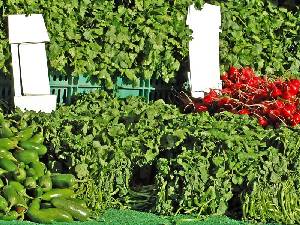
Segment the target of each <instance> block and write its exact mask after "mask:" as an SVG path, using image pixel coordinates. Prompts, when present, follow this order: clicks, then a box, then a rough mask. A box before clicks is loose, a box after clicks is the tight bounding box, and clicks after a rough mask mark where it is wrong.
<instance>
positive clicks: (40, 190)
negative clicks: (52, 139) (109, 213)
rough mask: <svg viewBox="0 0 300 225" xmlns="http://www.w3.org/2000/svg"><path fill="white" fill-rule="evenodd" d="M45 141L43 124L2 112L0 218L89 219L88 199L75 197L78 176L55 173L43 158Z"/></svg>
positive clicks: (48, 221)
mask: <svg viewBox="0 0 300 225" xmlns="http://www.w3.org/2000/svg"><path fill="white" fill-rule="evenodd" d="M14 123H15V124H16V125H14ZM43 141H44V137H43V131H42V128H40V127H39V126H37V125H30V126H27V125H26V123H24V124H22V121H21V122H13V121H8V120H5V119H4V118H3V115H2V114H1V113H0V220H30V221H33V222H37V223H52V222H72V221H74V220H78V221H86V220H89V218H90V211H89V209H88V208H87V206H86V204H85V202H84V201H81V200H80V199H76V198H75V193H74V191H73V187H74V186H75V185H76V183H77V180H76V179H75V177H74V176H73V175H72V174H60V173H51V172H50V171H48V170H47V168H46V166H45V164H44V163H43V162H41V161H40V159H41V158H42V157H43V156H44V155H45V154H46V153H47V148H46V146H44V145H43Z"/></svg>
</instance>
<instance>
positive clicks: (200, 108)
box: [194, 103, 208, 112]
mask: <svg viewBox="0 0 300 225" xmlns="http://www.w3.org/2000/svg"><path fill="white" fill-rule="evenodd" d="M194 105H195V108H196V111H197V112H205V111H207V110H208V108H207V106H206V105H202V104H200V103H194Z"/></svg>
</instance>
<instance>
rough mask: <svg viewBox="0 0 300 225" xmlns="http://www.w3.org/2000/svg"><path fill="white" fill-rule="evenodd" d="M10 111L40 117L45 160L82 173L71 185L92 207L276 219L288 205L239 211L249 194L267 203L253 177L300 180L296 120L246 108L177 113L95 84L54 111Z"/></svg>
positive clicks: (267, 182) (266, 180)
mask: <svg viewBox="0 0 300 225" xmlns="http://www.w3.org/2000/svg"><path fill="white" fill-rule="evenodd" d="M9 117H10V118H11V119H13V120H16V121H18V120H20V119H21V118H23V120H26V121H27V122H28V123H29V124H31V123H38V124H41V125H42V127H43V130H44V136H45V138H46V143H45V144H46V145H47V146H48V149H49V150H48V151H49V154H48V155H47V156H48V158H47V160H46V162H47V163H48V167H49V168H50V169H51V170H52V171H56V172H66V171H68V172H70V171H71V172H73V173H74V174H75V175H76V176H77V177H78V178H83V177H84V178H86V179H87V180H88V181H87V182H85V183H81V184H79V186H78V189H77V193H78V195H79V196H80V197H81V198H83V199H85V200H86V201H87V202H88V203H89V205H90V207H92V208H93V209H94V210H96V211H98V212H99V211H102V210H104V209H106V208H112V207H113V208H131V209H137V210H143V211H152V212H155V213H160V214H177V213H186V214H197V215H211V214H218V215H224V214H226V215H233V216H240V217H241V216H242V215H241V212H242V209H244V217H245V218H250V219H256V220H261V219H262V218H264V220H266V221H276V222H282V221H284V220H286V218H287V217H286V215H285V214H284V213H286V212H285V211H280V210H279V212H277V214H278V215H279V216H278V215H277V214H276V215H277V216H271V215H272V212H269V214H267V216H266V215H265V217H262V214H260V213H259V212H261V213H263V211H261V210H260V209H259V210H257V209H253V208H251V210H249V209H248V211H247V210H246V209H247V208H249V207H250V206H249V205H250V204H249V198H250V200H251V201H253V202H255V204H256V205H257V206H260V207H261V204H259V202H260V201H265V200H264V198H265V197H264V198H262V197H261V196H260V195H259V196H257V194H256V191H255V190H254V185H255V184H256V183H257V184H259V185H261V186H264V185H270V186H271V187H272V186H276V185H277V186H278V185H280V184H281V183H282V182H294V181H295V180H298V181H299V178H300V174H299V172H300V167H299V165H300V164H299V162H300V158H299V154H298V152H299V147H300V141H299V139H298V136H299V128H298V127H295V128H288V127H281V128H279V129H264V128H262V127H261V126H260V125H258V124H257V121H256V120H255V119H251V118H250V117H248V116H245V115H234V114H231V113H228V112H223V113H219V114H215V115H214V116H210V115H209V114H208V113H199V114H181V113H180V111H179V110H178V109H177V108H176V107H174V106H172V105H168V104H165V103H164V102H163V101H162V100H158V101H155V102H152V103H150V104H146V103H145V102H144V101H143V99H141V98H137V97H131V98H128V99H126V100H118V99H116V98H114V97H110V96H109V95H108V94H107V93H106V92H94V93H90V94H88V95H81V96H78V97H77V98H76V99H75V101H74V102H73V104H72V105H70V106H61V107H59V109H58V110H57V111H55V112H53V113H52V114H43V113H33V112H26V113H21V112H16V113H14V114H11V115H9ZM145 168H150V172H149V170H148V172H147V169H145ZM290 177H293V180H292V181H291V179H290ZM253 190H254V191H253ZM297 193H298V192H297ZM245 196H248V197H247V198H246V197H245ZM249 196H250V197H249ZM253 196H256V197H255V199H254V200H252V198H254V197H253ZM297 196H298V195H297ZM269 197H270V198H273V197H274V196H271V195H270V196H269ZM299 197H300V196H298V198H299ZM283 198H285V196H284V197H283ZM247 199H248V200H247ZM277 200H278V201H279V200H280V199H277ZM270 201H271V200H270ZM266 210H267V209H266ZM295 210H296V209H293V208H292V209H290V211H289V213H296V211H295ZM250 211H251V212H255V213H252V214H249V212H250ZM278 218H279V219H278ZM286 221H287V220H286Z"/></svg>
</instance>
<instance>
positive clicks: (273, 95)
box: [271, 86, 282, 98]
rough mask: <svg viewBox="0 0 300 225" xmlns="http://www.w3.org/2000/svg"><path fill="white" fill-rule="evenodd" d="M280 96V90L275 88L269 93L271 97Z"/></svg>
mask: <svg viewBox="0 0 300 225" xmlns="http://www.w3.org/2000/svg"><path fill="white" fill-rule="evenodd" d="M281 95H282V92H281V90H280V89H279V88H277V87H276V86H275V87H274V88H273V89H272V91H271V97H272V98H277V97H278V96H281Z"/></svg>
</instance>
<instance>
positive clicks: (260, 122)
mask: <svg viewBox="0 0 300 225" xmlns="http://www.w3.org/2000/svg"><path fill="white" fill-rule="evenodd" d="M258 123H259V124H260V125H261V126H263V127H266V126H268V124H269V123H268V120H266V119H265V118H263V117H259V118H258Z"/></svg>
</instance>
